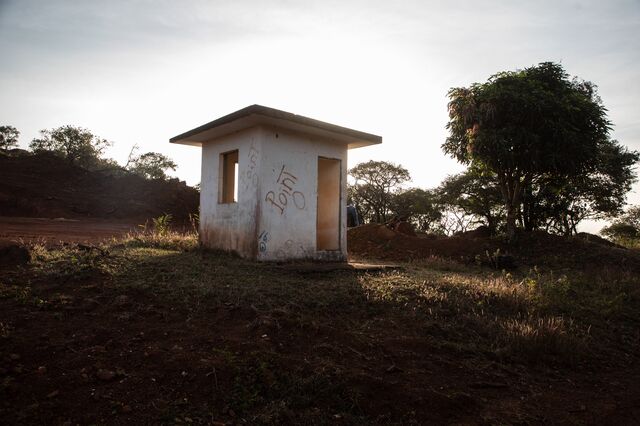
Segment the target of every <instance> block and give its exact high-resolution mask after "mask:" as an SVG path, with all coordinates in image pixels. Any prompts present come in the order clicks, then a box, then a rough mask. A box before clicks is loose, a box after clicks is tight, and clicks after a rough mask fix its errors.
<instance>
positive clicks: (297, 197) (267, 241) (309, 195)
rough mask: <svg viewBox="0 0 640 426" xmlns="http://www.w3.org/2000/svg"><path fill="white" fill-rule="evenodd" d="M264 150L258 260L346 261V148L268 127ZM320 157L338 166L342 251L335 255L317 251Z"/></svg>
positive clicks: (265, 133)
mask: <svg viewBox="0 0 640 426" xmlns="http://www.w3.org/2000/svg"><path fill="white" fill-rule="evenodd" d="M262 147H263V152H262V162H261V174H260V182H261V184H262V185H261V194H260V207H259V210H260V211H261V216H260V223H259V231H258V236H260V235H262V238H261V241H260V244H259V251H258V259H259V260H286V259H304V258H311V259H320V260H345V259H346V256H347V239H346V231H347V228H346V176H347V148H346V146H345V145H342V144H335V143H332V142H329V141H326V140H320V139H318V138H316V137H311V136H307V135H304V134H299V133H294V132H291V131H287V130H283V129H268V128H267V129H265V130H264V139H263V144H262ZM319 156H322V157H327V158H334V159H339V160H341V161H342V189H341V200H340V205H341V207H340V213H341V227H340V247H341V250H340V251H338V252H334V251H331V252H318V251H316V208H317V198H318V193H317V182H318V170H317V167H318V157H319ZM279 178H280V179H279ZM289 187H290V188H291V189H289Z"/></svg>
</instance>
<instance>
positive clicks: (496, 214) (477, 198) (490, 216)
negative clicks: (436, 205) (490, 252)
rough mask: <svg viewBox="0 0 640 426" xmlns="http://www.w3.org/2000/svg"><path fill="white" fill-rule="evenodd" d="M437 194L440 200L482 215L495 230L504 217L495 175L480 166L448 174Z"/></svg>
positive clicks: (472, 213) (464, 210)
mask: <svg viewBox="0 0 640 426" xmlns="http://www.w3.org/2000/svg"><path fill="white" fill-rule="evenodd" d="M437 194H438V196H439V200H440V203H442V204H443V205H446V206H449V207H454V208H459V209H460V210H462V211H463V212H464V213H466V214H467V215H471V216H475V217H479V218H481V219H482V221H483V222H484V224H485V225H486V226H488V227H489V228H490V229H491V230H492V231H495V230H496V229H497V227H498V224H499V223H500V221H501V220H502V218H503V208H502V206H503V202H502V195H501V193H500V188H499V187H498V185H497V182H496V179H495V175H493V174H492V173H490V172H487V171H482V170H480V169H479V168H478V167H470V168H469V169H467V171H465V172H463V173H459V174H457V175H453V176H448V177H447V178H445V180H444V181H443V182H442V183H441V184H440V186H439V187H438V189H437Z"/></svg>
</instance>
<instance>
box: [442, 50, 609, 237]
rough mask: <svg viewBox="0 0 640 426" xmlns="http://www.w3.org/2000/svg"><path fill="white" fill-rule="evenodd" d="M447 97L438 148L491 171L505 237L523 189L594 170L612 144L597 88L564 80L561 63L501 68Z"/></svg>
mask: <svg viewBox="0 0 640 426" xmlns="http://www.w3.org/2000/svg"><path fill="white" fill-rule="evenodd" d="M448 95H449V99H450V102H449V105H448V108H449V122H448V124H447V129H448V130H449V132H450V135H449V137H448V138H447V139H446V141H445V143H444V144H443V145H442V148H443V150H444V152H445V153H446V154H449V155H451V156H453V157H454V158H456V159H457V160H458V161H460V162H462V163H464V164H474V165H477V166H480V167H482V168H484V169H486V170H488V171H490V172H492V173H495V175H496V177H497V181H498V183H499V187H500V190H501V193H502V197H503V202H504V207H505V212H506V220H507V221H506V226H507V231H508V234H509V235H510V236H513V235H514V234H515V230H516V220H517V217H518V209H519V207H520V204H521V201H522V195H523V192H524V190H525V188H527V187H529V186H530V185H531V183H532V182H533V181H534V180H535V179H538V178H540V177H541V176H545V175H547V176H557V177H566V178H570V177H574V176H579V175H584V174H588V173H591V172H592V171H593V170H594V167H595V165H594V163H595V162H594V159H595V158H597V155H598V153H599V152H601V151H603V150H605V149H606V147H607V145H608V144H610V143H611V141H610V139H609V127H610V123H609V121H608V119H607V116H606V109H605V108H604V106H603V105H602V102H601V100H600V98H599V97H598V95H597V93H596V88H595V86H594V85H593V84H591V83H589V82H586V81H579V80H577V79H575V78H574V79H569V76H568V75H567V74H566V72H565V71H564V69H563V68H562V66H560V65H558V64H554V63H550V62H545V63H541V64H539V65H538V66H533V67H530V68H526V69H524V70H519V71H507V72H501V73H498V74H495V75H493V76H492V77H490V78H489V80H488V81H487V82H486V83H475V84H473V85H471V86H470V87H468V88H464V87H462V88H453V89H451V90H450V91H449V94H448Z"/></svg>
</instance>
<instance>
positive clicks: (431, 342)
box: [0, 218, 640, 425]
mask: <svg viewBox="0 0 640 426" xmlns="http://www.w3.org/2000/svg"><path fill="white" fill-rule="evenodd" d="M132 226H133V224H126V223H108V222H99V221H78V222H75V221H74V222H70V221H55V220H41V219H28V220H26V219H18V218H14V219H11V218H3V219H1V220H0V238H4V239H20V238H22V239H25V240H35V241H42V239H43V238H45V239H46V241H48V242H49V241H50V242H52V243H54V242H58V241H60V240H66V241H71V240H76V241H83V242H96V241H97V240H98V239H100V238H102V237H111V236H114V235H120V234H123V233H126V232H127V231H128V230H129V229H131V227H132ZM367 241H369V240H367ZM376 241H377V240H376ZM369 242H370V243H371V244H373V242H371V241H369ZM369 242H368V243H367V245H366V247H367V248H368V249H371V248H370V246H369ZM394 243H395V244H397V243H398V242H397V241H394ZM191 244H192V246H193V247H195V242H192V243H191ZM363 244H364V242H363ZM376 244H377V243H376ZM429 244H430V245H429V247H430V248H432V247H435V246H434V245H433V244H432V243H429ZM51 246H52V247H53V246H55V244H51ZM63 250H64V251H56V250H53V251H43V252H42V253H41V254H37V253H36V254H35V255H34V256H35V258H34V260H33V262H32V264H31V265H30V266H28V267H25V268H21V267H20V268H17V269H11V270H5V271H0V290H2V291H0V423H5V424H65V425H75V424H183V425H184V424H209V425H223V424H228V425H232V424H367V425H368V424H416V425H417V424H457V425H475V424H481V425H494V424H514V425H535V424H559V425H584V424H594V425H599V424H612V425H613V424H615V425H634V424H640V351H639V349H640V327H639V325H640V323H639V322H638V317H637V312H636V313H635V314H634V313H633V312H631V314H629V311H627V310H622V311H620V313H616V312H615V310H610V312H611V314H610V318H600V317H598V318H600V319H597V320H595V319H594V318H595V317H593V315H594V314H591V313H585V314H581V315H584V318H582V317H577V319H576V323H577V324H576V325H575V327H577V328H584V329H585V330H586V339H587V340H588V341H589V342H591V343H590V345H591V346H596V349H598V350H593V349H589V350H587V349H585V348H584V347H582V346H579V345H577V346H575V348H572V347H569V348H568V349H567V348H565V349H563V351H564V352H563V355H562V357H560V358H550V360H548V361H541V362H531V361H530V360H527V359H523V358H521V357H520V356H516V355H509V354H505V353H503V349H501V348H500V339H501V337H500V334H495V330H496V325H497V324H498V322H497V319H498V318H502V317H504V318H505V319H506V321H507V323H510V321H514V322H517V321H520V320H521V319H523V317H527V316H529V315H533V314H534V313H535V315H536V316H534V318H538V317H537V315H543V314H544V315H543V316H542V317H540V318H551V319H553V318H563V317H564V316H566V317H567V318H568V317H569V314H567V313H563V312H562V311H560V312H555V311H549V313H545V311H541V312H534V313H532V312H533V311H532V307H530V306H524V305H522V306H521V304H523V303H524V302H523V301H522V300H520V299H519V298H516V297H515V296H514V294H515V291H516V289H515V287H514V289H513V291H512V290H511V289H509V287H508V285H510V284H509V283H510V282H511V281H509V282H507V287H506V290H504V294H502V293H500V292H497V290H496V288H497V287H496V285H497V284H496V282H498V281H499V280H500V279H505V278H496V277H495V276H494V275H492V274H493V273H491V272H487V271H485V270H483V269H478V270H476V269H467V267H466V266H464V267H463V266H460V267H458V266H457V264H455V263H446V262H443V263H442V264H436V263H425V264H422V263H411V264H405V268H406V271H396V270H391V271H383V272H380V273H370V272H366V271H357V270H353V271H349V270H343V271H320V272H317V271H314V269H313V268H306V267H303V268H298V269H296V268H283V267H282V265H259V264H255V263H252V262H247V261H244V260H241V259H237V258H235V257H233V256H229V255H225V254H221V253H210V252H201V251H199V250H197V249H195V248H180V247H178V248H164V249H159V248H155V246H149V247H147V246H144V245H142V246H140V247H138V246H133V247H131V248H127V247H124V248H123V247H118V245H117V244H116V245H114V246H113V247H110V248H108V249H107V250H106V251H105V250H103V249H98V248H96V249H92V248H90V247H89V248H86V247H78V248H74V247H71V248H64V249H63ZM429 250H431V249H429ZM383 253H389V251H388V250H387V251H384V250H383ZM432 254H433V253H432V251H429V255H430V256H431V255H432ZM38 256H40V258H38ZM458 268H460V270H459V272H456V270H457V269H458ZM451 271H453V272H451ZM476 276H480V277H483V278H482V279H483V280H484V281H482V283H483V284H482V285H486V286H487V287H486V288H481V287H477V289H476V288H475V287H473V286H469V287H468V289H467V290H465V291H464V292H462V290H461V289H462V288H463V287H461V284H460V282H463V281H464V280H467V279H470V280H473V279H475V278H474V277H476ZM621 277H622V275H621ZM514 283H515V281H514ZM514 285H515V284H514ZM570 291H573V290H572V289H570ZM589 291H591V290H589ZM635 291H636V292H637V290H635ZM568 294H570V295H571V294H573V293H568ZM578 296H580V295H579V294H575V295H574V296H573V297H574V298H578ZM624 297H626V298H631V297H632V293H627V294H625V295H624ZM633 297H635V296H633ZM611 300H612V302H610V304H614V302H615V303H618V302H619V300H618V299H615V298H612V299H611ZM633 300H636V299H633ZM634 303H635V302H634ZM625 306H626V305H625ZM634 306H635V305H634ZM549 309H550V308H549ZM581 309H582V308H581ZM607 309H609V308H607ZM625 309H626V308H625ZM608 312H609V311H608ZM598 315H600V314H598ZM478 318H481V321H480V320H479V319H478ZM592 320H593V328H592V327H591V324H592ZM567 321H568V319H567ZM567 323H568V322H567ZM532 324H535V323H532ZM571 327H573V326H571ZM572 330H573V328H567V329H566V330H565V329H563V330H561V333H560V334H558V336H557V338H558V339H561V340H562V339H565V338H566V337H567V335H568V334H570V333H572ZM535 332H537V330H533V331H532V333H535ZM533 337H534V341H533V343H534V346H533V347H528V349H527V350H529V351H536V353H537V351H547V347H546V346H544V345H547V344H549V343H548V342H546V341H545V340H541V341H540V342H539V344H540V345H543V346H541V349H538V348H537V346H535V345H538V343H536V342H538V340H536V337H535V335H534V336H533ZM543 337H544V336H543ZM562 341H563V340H562ZM554 342H555V341H551V344H554ZM568 342H574V340H572V339H569V340H568ZM576 342H577V341H576ZM556 343H557V342H556ZM600 346H601V348H600ZM551 349H553V347H551ZM600 349H602V350H600ZM571 352H575V357H574V356H573V355H572V354H571ZM583 352H584V354H583ZM591 352H593V353H591ZM587 353H589V354H590V355H587ZM565 358H567V359H570V360H571V361H567V362H565Z"/></svg>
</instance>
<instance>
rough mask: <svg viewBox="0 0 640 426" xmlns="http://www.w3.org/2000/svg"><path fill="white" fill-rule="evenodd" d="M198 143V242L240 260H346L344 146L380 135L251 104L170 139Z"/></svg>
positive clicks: (376, 141) (359, 144)
mask: <svg viewBox="0 0 640 426" xmlns="http://www.w3.org/2000/svg"><path fill="white" fill-rule="evenodd" d="M171 142H172V143H178V144H185V145H195V146H201V147H202V179H201V184H200V185H201V186H200V190H201V192H200V243H201V244H202V246H204V247H207V248H213V249H222V250H227V251H233V252H236V253H238V254H239V255H240V256H242V257H245V258H251V259H257V260H264V261H273V260H294V259H313V260H332V261H345V260H346V258H347V234H346V231H347V225H346V223H347V221H346V204H347V150H348V149H351V148H359V147H363V146H367V145H372V144H379V143H381V142H382V138H381V137H380V136H376V135H372V134H369V133H364V132H359V131H357V130H352V129H347V128H345V127H340V126H336V125H333V124H329V123H324V122H322V121H318V120H313V119H310V118H306V117H302V116H299V115H295V114H291V113H288V112H284V111H280V110H276V109H273V108H267V107H264V106H260V105H252V106H249V107H247V108H243V109H241V110H239V111H236V112H234V113H231V114H229V115H226V116H224V117H221V118H219V119H217V120H214V121H212V122H210V123H207V124H205V125H202V126H200V127H197V128H195V129H193V130H190V131H188V132H186V133H183V134H181V135H179V136H176V137H174V138H171Z"/></svg>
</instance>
